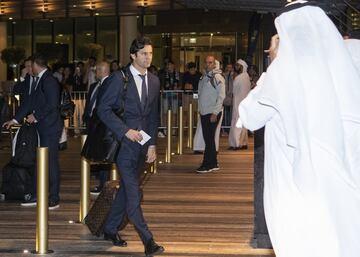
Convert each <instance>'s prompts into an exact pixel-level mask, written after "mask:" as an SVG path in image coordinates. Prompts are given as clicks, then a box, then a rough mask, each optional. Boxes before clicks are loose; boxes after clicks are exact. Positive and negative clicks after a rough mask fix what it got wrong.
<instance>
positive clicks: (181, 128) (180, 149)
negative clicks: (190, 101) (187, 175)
mask: <svg viewBox="0 0 360 257" xmlns="http://www.w3.org/2000/svg"><path fill="white" fill-rule="evenodd" d="M183 118H184V117H183V107H182V106H180V107H179V137H178V152H177V153H178V154H180V155H181V154H183V151H184V146H183V138H184V119H183Z"/></svg>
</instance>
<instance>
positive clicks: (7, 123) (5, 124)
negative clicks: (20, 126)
mask: <svg viewBox="0 0 360 257" xmlns="http://www.w3.org/2000/svg"><path fill="white" fill-rule="evenodd" d="M15 124H16V122H15V121H14V120H9V121H7V122H5V123H4V124H3V125H2V126H3V128H6V129H9V128H11V127H12V126H13V125H15Z"/></svg>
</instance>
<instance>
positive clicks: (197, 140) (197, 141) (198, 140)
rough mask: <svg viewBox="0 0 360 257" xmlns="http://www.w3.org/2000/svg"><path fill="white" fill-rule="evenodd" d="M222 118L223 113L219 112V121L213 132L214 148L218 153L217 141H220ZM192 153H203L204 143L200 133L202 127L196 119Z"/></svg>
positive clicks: (199, 120)
mask: <svg viewBox="0 0 360 257" xmlns="http://www.w3.org/2000/svg"><path fill="white" fill-rule="evenodd" d="M223 116H224V112H221V117H220V121H219V123H218V125H217V127H216V131H215V146H216V151H219V143H220V142H219V141H220V130H221V123H222V119H223ZM193 150H194V151H205V141H204V136H203V133H202V126H201V119H200V117H198V120H197V125H196V132H195V136H194V144H193Z"/></svg>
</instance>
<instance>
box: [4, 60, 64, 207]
mask: <svg viewBox="0 0 360 257" xmlns="http://www.w3.org/2000/svg"><path fill="white" fill-rule="evenodd" d="M31 61H32V72H33V74H34V78H33V79H32V83H31V90H32V93H31V94H30V96H29V97H27V98H26V99H25V101H24V103H23V104H21V106H20V108H19V111H18V112H17V113H16V115H15V117H14V119H12V120H10V121H7V122H5V123H4V125H3V126H5V127H6V128H10V127H11V126H12V125H14V124H17V123H21V122H22V121H23V119H24V118H26V122H28V123H30V124H33V123H35V125H36V128H37V130H38V133H39V137H40V146H41V147H48V149H49V182H50V183H49V209H50V210H52V209H56V208H58V207H59V206H60V205H59V202H60V197H59V191H60V172H59V150H58V147H59V139H60V135H61V131H62V128H63V122H62V120H61V117H60V111H59V105H60V86H59V83H58V82H57V81H56V79H55V78H54V77H53V76H52V73H51V72H50V71H49V70H48V69H47V60H46V58H45V57H44V56H43V55H41V54H35V55H34V56H32V58H31ZM35 177H36V176H35ZM34 185H35V188H34V192H36V178H35V180H34ZM36 202H37V199H36V194H35V193H34V194H33V195H32V196H31V198H30V199H27V200H26V201H25V202H23V203H22V204H21V205H22V206H36Z"/></svg>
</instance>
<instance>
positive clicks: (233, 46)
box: [8, 15, 262, 72]
mask: <svg viewBox="0 0 360 257" xmlns="http://www.w3.org/2000/svg"><path fill="white" fill-rule="evenodd" d="M157 20H158V17H157V15H145V17H144V25H145V26H150V27H146V28H151V26H155V25H156V24H157V22H158V21H157ZM119 23H120V18H119V16H89V17H78V18H62V19H41V20H19V21H9V22H8V45H9V46H10V45H16V46H20V47H24V48H25V50H26V54H27V55H31V54H32V53H33V52H35V51H42V52H46V53H47V54H49V55H50V58H49V59H50V62H73V61H86V59H87V57H88V56H87V57H86V54H85V55H84V51H83V50H84V46H85V45H89V44H96V45H95V46H94V45H93V47H95V48H96V47H97V48H99V49H100V50H99V54H98V55H97V57H98V59H99V60H101V59H106V60H108V61H112V60H119V54H120V53H119V52H120V49H119V39H120V31H119V29H120V24H119ZM188 25H189V24H188ZM186 29H187V30H188V29H189V27H188V28H186ZM186 29H185V30H186ZM175 30H178V29H176V26H175ZM145 31H147V30H145ZM145 33H146V32H145ZM147 35H148V36H150V37H151V39H152V41H153V44H154V59H153V64H154V65H155V66H156V67H158V68H161V67H162V66H163V60H164V58H165V57H169V58H171V59H172V60H173V61H174V63H175V64H176V66H177V68H178V69H179V71H180V72H184V71H185V69H186V68H185V67H186V64H187V63H189V62H195V63H196V65H197V68H198V70H199V71H201V70H202V69H203V67H204V59H205V56H206V55H209V54H212V55H214V56H215V57H216V58H217V59H218V60H221V62H222V63H223V65H226V64H227V63H229V62H234V61H235V60H236V59H237V58H239V57H244V56H246V53H247V44H248V42H247V41H248V38H247V33H245V32H235V31H234V32H231V31H230V32H224V31H209V32H184V33H182V32H176V33H171V32H170V33H157V32H155V31H154V32H150V31H148V33H147ZM260 41H261V40H260ZM79 49H80V51H79ZM255 56H256V57H255V58H254V63H255V64H261V59H259V58H258V57H259V56H261V57H262V48H261V49H257V52H256V53H255Z"/></svg>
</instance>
